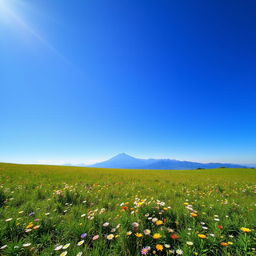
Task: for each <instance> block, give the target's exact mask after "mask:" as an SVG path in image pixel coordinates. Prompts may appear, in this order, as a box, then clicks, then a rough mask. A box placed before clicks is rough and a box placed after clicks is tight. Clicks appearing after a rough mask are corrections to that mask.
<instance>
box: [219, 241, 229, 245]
mask: <svg viewBox="0 0 256 256" xmlns="http://www.w3.org/2000/svg"><path fill="white" fill-rule="evenodd" d="M220 245H221V246H228V243H226V242H221V243H220Z"/></svg>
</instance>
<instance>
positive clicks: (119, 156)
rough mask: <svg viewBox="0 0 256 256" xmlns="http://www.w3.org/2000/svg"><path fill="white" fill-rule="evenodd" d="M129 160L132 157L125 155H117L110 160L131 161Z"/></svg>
mask: <svg viewBox="0 0 256 256" xmlns="http://www.w3.org/2000/svg"><path fill="white" fill-rule="evenodd" d="M131 158H134V157H132V156H129V155H127V154H126V153H119V154H117V155H116V156H114V157H112V158H111V159H131Z"/></svg>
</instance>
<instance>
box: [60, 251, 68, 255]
mask: <svg viewBox="0 0 256 256" xmlns="http://www.w3.org/2000/svg"><path fill="white" fill-rule="evenodd" d="M67 253H68V252H67V251H65V252H63V253H61V254H60V256H65V255H67Z"/></svg>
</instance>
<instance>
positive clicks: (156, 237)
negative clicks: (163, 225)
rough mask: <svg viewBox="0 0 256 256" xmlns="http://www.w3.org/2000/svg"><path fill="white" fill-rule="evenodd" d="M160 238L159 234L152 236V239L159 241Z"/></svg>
mask: <svg viewBox="0 0 256 256" xmlns="http://www.w3.org/2000/svg"><path fill="white" fill-rule="evenodd" d="M161 237H162V236H161V235H160V234H159V233H155V234H154V235H153V238H154V239H159V238H161Z"/></svg>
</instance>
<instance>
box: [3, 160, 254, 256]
mask: <svg viewBox="0 0 256 256" xmlns="http://www.w3.org/2000/svg"><path fill="white" fill-rule="evenodd" d="M255 195H256V170H253V169H212V170H190V171H172V170H170V171H169V170H121V169H116V170H115V169H97V168H82V167H63V166H40V165H15V164H4V163H0V255H13V256H14V255H22V256H23V255H24V256H30V255H45V256H46V255H47V256H49V255H61V256H65V255H73V256H76V255H78V256H80V255H85V256H89V255H90V256H98V255H102V256H117V255H118V256H139V255H185V256H190V255H200V256H203V255H205V256H206V255H213V256H214V255H216V256H217V255H218V256H222V255H224V256H225V255H230V256H231V255H232V256H244V255H256V253H255V251H256V249H255V248H256V236H255V235H256V200H255V199H256V197H255Z"/></svg>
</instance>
